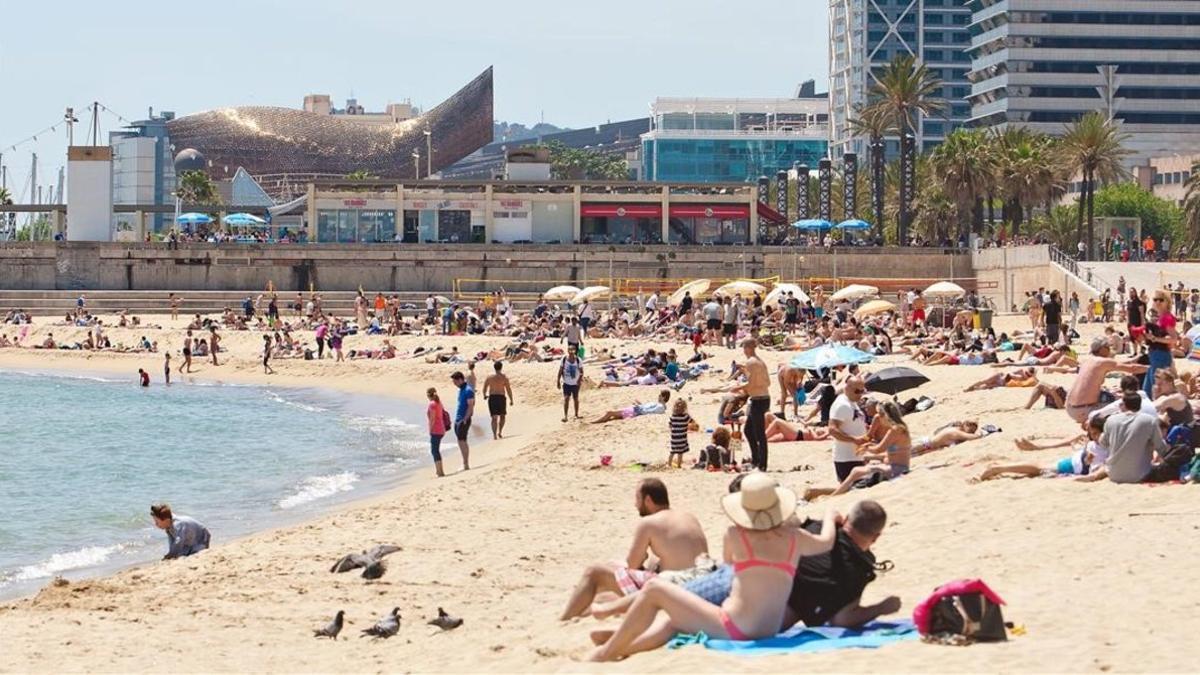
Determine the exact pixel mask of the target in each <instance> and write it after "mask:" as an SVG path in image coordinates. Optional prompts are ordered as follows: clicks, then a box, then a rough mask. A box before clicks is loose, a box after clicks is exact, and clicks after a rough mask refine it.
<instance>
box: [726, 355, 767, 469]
mask: <svg viewBox="0 0 1200 675" xmlns="http://www.w3.org/2000/svg"><path fill="white" fill-rule="evenodd" d="M757 349H758V342H757V341H755V339H754V338H752V337H748V338H746V339H744V340H742V353H743V354H745V356H746V361H745V362H744V363H743V364H742V367H743V368H744V369H745V371H746V384H744V385H742V386H740V387H738V388H737V389H735V391H740V392H742V393H744V394H746V396H749V397H750V404H749V405H748V406H747V412H746V422H745V425H744V426H743V428H744V429H745V432H746V442H747V443H748V444H749V445H750V458H751V461H752V462H753V463H754V466H755V467H756V468H757V469H758V470H760V471H766V470H767V418H766V416H767V412H768V411H769V410H770V409H771V376H770V375H769V374H768V373H767V364H765V363H763V360H762V359H761V358H759V357H758V353H757Z"/></svg>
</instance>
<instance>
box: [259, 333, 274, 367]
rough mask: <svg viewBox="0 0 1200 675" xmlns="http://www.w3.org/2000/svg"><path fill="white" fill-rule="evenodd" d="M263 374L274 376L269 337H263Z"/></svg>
mask: <svg viewBox="0 0 1200 675" xmlns="http://www.w3.org/2000/svg"><path fill="white" fill-rule="evenodd" d="M262 363H263V374H265V375H274V374H275V369H274V368H272V367H271V336H270V335H264V336H263V358H262Z"/></svg>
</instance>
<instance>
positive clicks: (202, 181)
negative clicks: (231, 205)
mask: <svg viewBox="0 0 1200 675" xmlns="http://www.w3.org/2000/svg"><path fill="white" fill-rule="evenodd" d="M175 196H176V197H179V198H180V199H181V200H183V203H184V204H204V205H216V204H220V203H221V195H220V194H218V193H217V186H216V184H215V183H213V181H212V179H211V178H209V177H208V174H207V173H205V172H203V171H184V172H183V173H181V174H179V187H178V188H176V189H175Z"/></svg>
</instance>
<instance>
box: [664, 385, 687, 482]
mask: <svg viewBox="0 0 1200 675" xmlns="http://www.w3.org/2000/svg"><path fill="white" fill-rule="evenodd" d="M691 423H692V416H691V415H689V414H688V410H687V401H685V400H683V399H678V400H676V401H675V407H674V408H672V409H671V417H670V419H669V420H668V424H669V425H670V429H671V456H670V458H669V459H668V460H667V464H668V466H673V467H675V468H682V467H683V455H684V453H686V452H687V451H688V450H689V448H688V438H687V435H688V426H689V425H690V424H691Z"/></svg>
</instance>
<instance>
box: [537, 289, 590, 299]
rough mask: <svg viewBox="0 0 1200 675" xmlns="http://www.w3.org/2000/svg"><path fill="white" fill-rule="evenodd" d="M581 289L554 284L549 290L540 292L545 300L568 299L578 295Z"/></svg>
mask: <svg viewBox="0 0 1200 675" xmlns="http://www.w3.org/2000/svg"><path fill="white" fill-rule="evenodd" d="M581 290H583V289H581V288H577V287H575V286H555V287H554V288H551V289H550V290H548V291H546V292H545V293H542V297H543V298H545V299H547V300H570V299H571V298H573V297H575V296H576V295H579V291H581Z"/></svg>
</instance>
